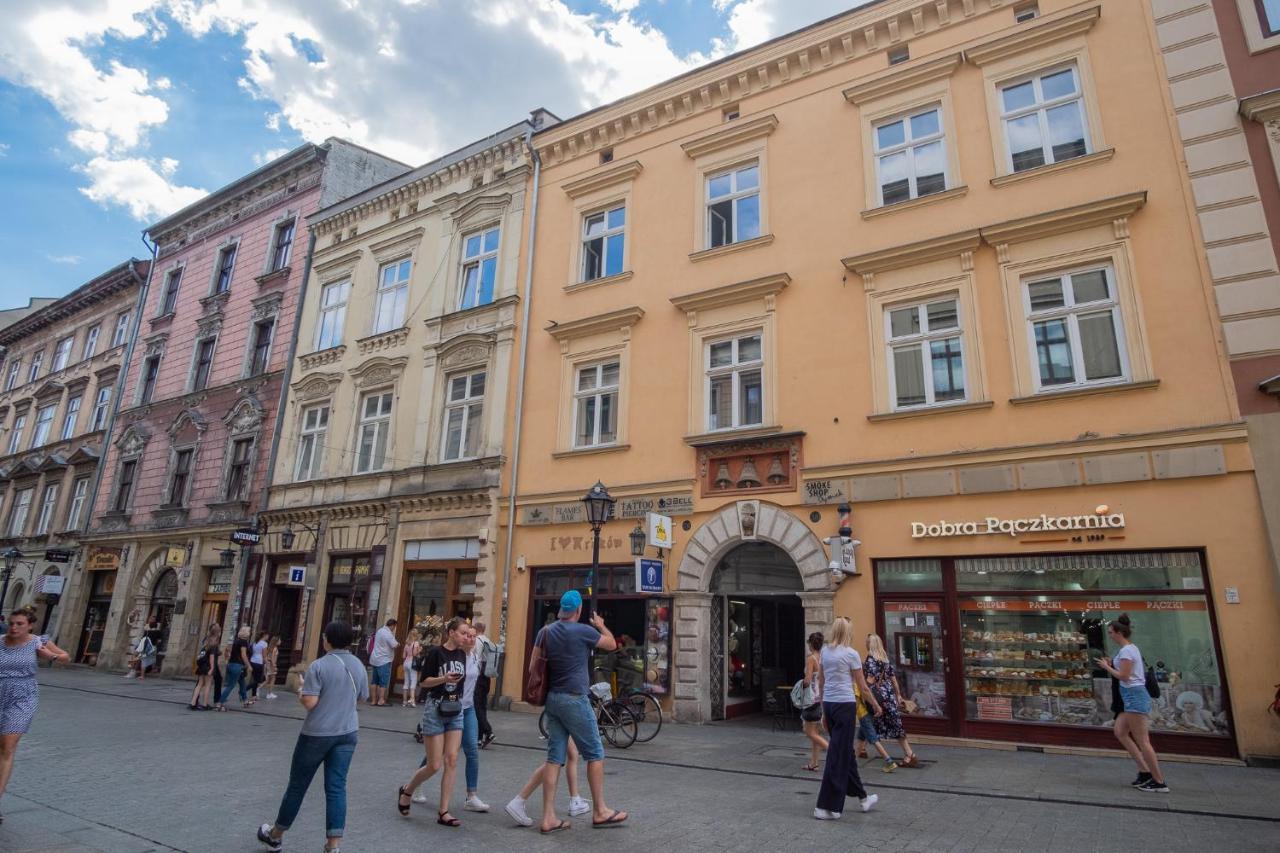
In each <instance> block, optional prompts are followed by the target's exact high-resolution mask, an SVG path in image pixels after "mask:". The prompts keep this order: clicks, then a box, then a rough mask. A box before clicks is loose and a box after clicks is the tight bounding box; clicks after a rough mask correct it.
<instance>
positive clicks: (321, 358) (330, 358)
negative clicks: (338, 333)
mask: <svg viewBox="0 0 1280 853" xmlns="http://www.w3.org/2000/svg"><path fill="white" fill-rule="evenodd" d="M346 354H347V347H346V345H345V344H339V345H338V346H336V347H329V348H328V349H322V350H318V351H317V352H309V353H307V354H306V355H300V356H298V364H299V365H300V366H301V367H302V369H303V371H304V372H305V371H308V370H315V369H316V368H317V367H322V366H324V365H326V364H333V363H334V362H335V361H339V360H341V359H342V357H343V356H344V355H346Z"/></svg>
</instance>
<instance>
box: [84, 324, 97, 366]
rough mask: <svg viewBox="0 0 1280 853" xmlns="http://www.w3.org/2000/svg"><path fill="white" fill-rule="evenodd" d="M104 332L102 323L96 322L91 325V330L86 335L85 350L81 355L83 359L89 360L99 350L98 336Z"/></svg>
mask: <svg viewBox="0 0 1280 853" xmlns="http://www.w3.org/2000/svg"><path fill="white" fill-rule="evenodd" d="M101 334H102V324H101V323H95V324H93V325H92V326H90V327H89V331H87V332H85V335H84V352H83V354H82V355H81V356H80V360H81V361H88V360H89V359H91V358H93V356H94V355H95V354H96V353H97V352H98V337H99V336H100V335H101Z"/></svg>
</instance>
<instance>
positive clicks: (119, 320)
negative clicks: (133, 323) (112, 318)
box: [111, 311, 129, 349]
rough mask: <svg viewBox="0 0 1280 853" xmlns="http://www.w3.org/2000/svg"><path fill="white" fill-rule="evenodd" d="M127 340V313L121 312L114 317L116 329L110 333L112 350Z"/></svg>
mask: <svg viewBox="0 0 1280 853" xmlns="http://www.w3.org/2000/svg"><path fill="white" fill-rule="evenodd" d="M128 339H129V312H128V311H121V312H120V314H119V315H118V316H117V317H116V327H115V329H114V330H113V331H112V332H111V347H112V349H114V348H116V347H118V346H120V345H122V344H123V343H124V342H125V341H127V340H128Z"/></svg>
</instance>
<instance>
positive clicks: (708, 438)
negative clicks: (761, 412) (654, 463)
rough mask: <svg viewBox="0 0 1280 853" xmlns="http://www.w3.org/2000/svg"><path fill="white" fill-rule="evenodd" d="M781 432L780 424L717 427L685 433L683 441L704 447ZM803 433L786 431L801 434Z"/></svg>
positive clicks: (693, 445)
mask: <svg viewBox="0 0 1280 853" xmlns="http://www.w3.org/2000/svg"><path fill="white" fill-rule="evenodd" d="M781 433H782V427H780V426H764V427H739V428H738V429H718V430H716V431H715V432H704V433H701V434H699V435H686V436H685V437H684V443H685V444H687V445H689V446H690V447H705V446H707V445H711V444H722V443H724V442H727V441H742V440H744V439H749V438H763V437H765V436H775V435H779V434H781ZM802 434H803V433H788V435H802Z"/></svg>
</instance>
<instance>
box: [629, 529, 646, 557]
mask: <svg viewBox="0 0 1280 853" xmlns="http://www.w3.org/2000/svg"><path fill="white" fill-rule="evenodd" d="M647 538H648V537H647V536H646V535H645V532H644V528H643V527H641V526H640V522H638V521H637V522H636V529H635V530H633V531H631V556H633V557H643V556H644V540H645V539H647Z"/></svg>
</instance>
